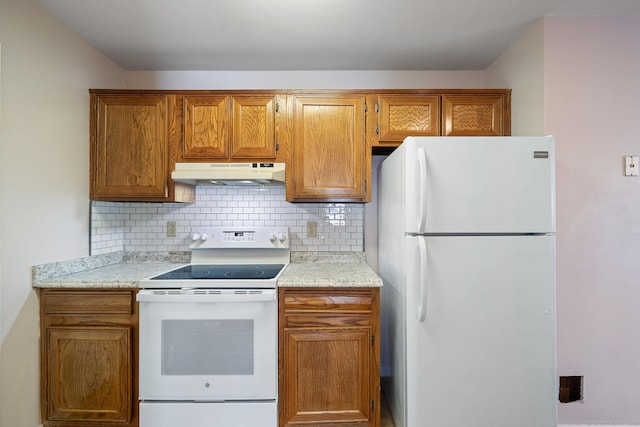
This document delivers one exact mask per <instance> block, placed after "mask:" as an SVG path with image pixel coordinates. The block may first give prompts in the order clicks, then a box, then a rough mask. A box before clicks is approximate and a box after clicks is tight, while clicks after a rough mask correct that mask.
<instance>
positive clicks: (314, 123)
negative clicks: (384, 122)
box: [287, 93, 370, 202]
mask: <svg viewBox="0 0 640 427" xmlns="http://www.w3.org/2000/svg"><path fill="white" fill-rule="evenodd" d="M291 106H292V108H291V109H292V111H291V117H292V124H291V128H292V136H291V151H292V154H291V161H290V162H289V164H288V166H289V170H288V179H287V200H288V201H291V202H300V201H304V202H313V201H343V202H362V201H365V200H366V197H367V181H368V179H369V175H370V173H369V168H370V165H369V164H370V153H368V150H367V149H366V140H365V95H364V94H345V93H335V94H328V93H325V94H322V93H316V94H309V95H303V94H296V95H293V96H292V102H291Z"/></svg>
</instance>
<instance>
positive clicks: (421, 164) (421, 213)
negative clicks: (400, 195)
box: [418, 148, 427, 233]
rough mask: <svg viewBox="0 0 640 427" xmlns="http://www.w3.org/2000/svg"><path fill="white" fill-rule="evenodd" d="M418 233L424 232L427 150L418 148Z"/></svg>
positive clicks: (425, 219)
mask: <svg viewBox="0 0 640 427" xmlns="http://www.w3.org/2000/svg"><path fill="white" fill-rule="evenodd" d="M418 175H419V184H418V193H419V198H418V200H419V203H420V204H419V205H418V233H424V231H425V227H426V221H427V152H426V151H425V150H424V148H419V149H418Z"/></svg>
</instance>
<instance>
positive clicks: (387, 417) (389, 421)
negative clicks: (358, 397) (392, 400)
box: [380, 394, 395, 427]
mask: <svg viewBox="0 0 640 427" xmlns="http://www.w3.org/2000/svg"><path fill="white" fill-rule="evenodd" d="M380 427H395V424H393V418H391V414H390V413H389V406H388V405H387V399H385V397H384V394H382V395H381V396H380Z"/></svg>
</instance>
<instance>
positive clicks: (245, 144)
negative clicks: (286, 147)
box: [231, 96, 277, 159]
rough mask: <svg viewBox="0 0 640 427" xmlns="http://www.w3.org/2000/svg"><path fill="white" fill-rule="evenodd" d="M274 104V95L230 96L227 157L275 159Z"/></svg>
mask: <svg viewBox="0 0 640 427" xmlns="http://www.w3.org/2000/svg"><path fill="white" fill-rule="evenodd" d="M275 105H276V101H275V96H263V97H259V96H234V97H232V111H233V114H232V117H233V121H232V128H231V135H232V138H231V158H233V159H258V158H261V159H275V158H276V154H277V153H276V152H277V147H276V135H275V111H276V108H275Z"/></svg>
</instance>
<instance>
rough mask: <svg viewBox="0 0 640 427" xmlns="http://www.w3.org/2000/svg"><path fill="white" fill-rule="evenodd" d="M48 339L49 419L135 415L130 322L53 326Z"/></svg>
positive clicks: (115, 418)
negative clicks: (113, 325)
mask: <svg viewBox="0 0 640 427" xmlns="http://www.w3.org/2000/svg"><path fill="white" fill-rule="evenodd" d="M47 341H48V351H49V353H48V355H47V372H48V375H49V378H48V382H47V384H48V399H49V400H48V407H47V420H50V421H105V422H106V421H114V422H122V423H127V422H129V421H130V420H131V417H132V399H131V392H130V390H131V389H132V381H133V369H132V364H133V362H132V360H131V357H130V353H129V349H130V348H131V345H132V344H131V328H130V327H108V328H99V327H92V328H81V327H64V328H49V329H48V330H47Z"/></svg>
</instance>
